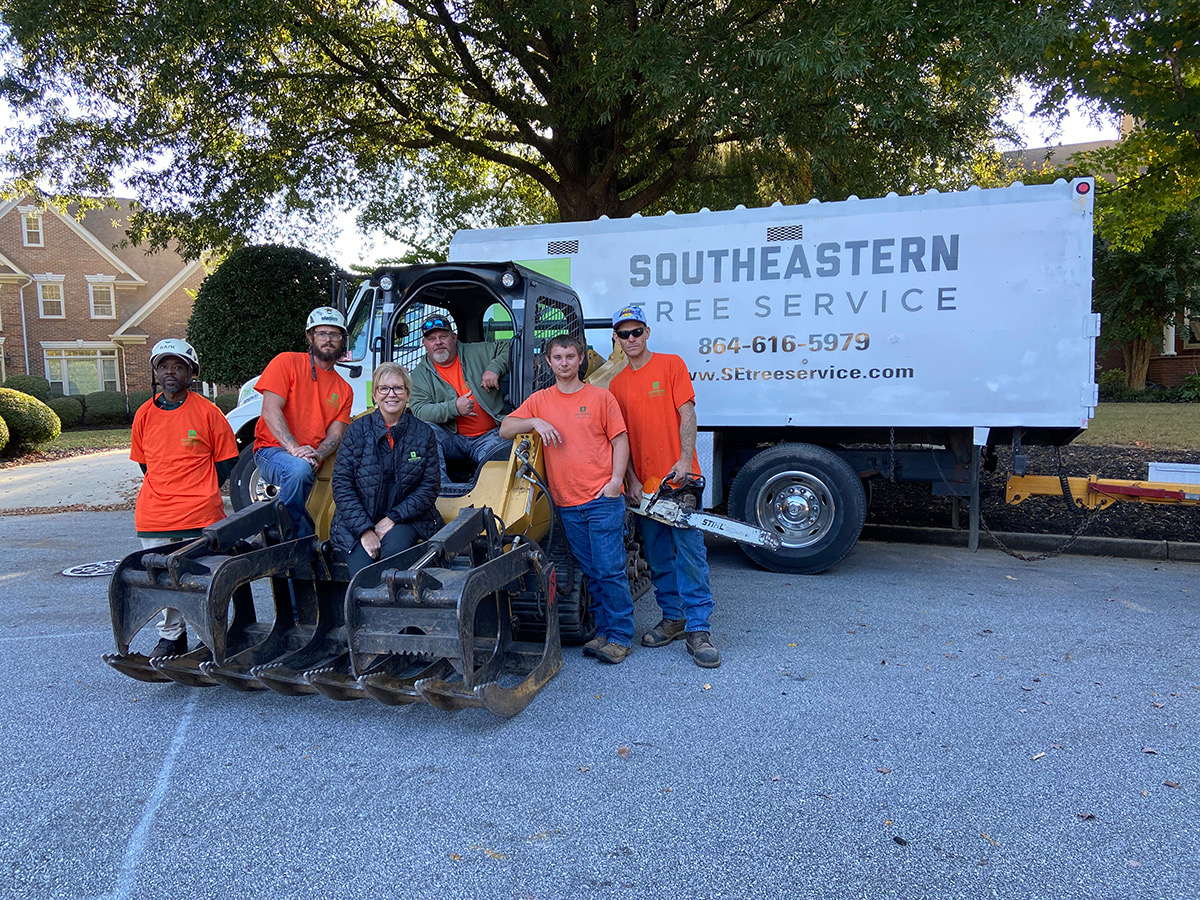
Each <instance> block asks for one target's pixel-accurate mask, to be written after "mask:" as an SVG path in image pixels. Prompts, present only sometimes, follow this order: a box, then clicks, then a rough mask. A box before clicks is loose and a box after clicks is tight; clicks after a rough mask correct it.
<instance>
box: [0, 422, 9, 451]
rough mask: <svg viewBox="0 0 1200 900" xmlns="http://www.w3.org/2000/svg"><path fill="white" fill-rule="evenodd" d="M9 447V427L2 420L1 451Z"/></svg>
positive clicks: (0, 423)
mask: <svg viewBox="0 0 1200 900" xmlns="http://www.w3.org/2000/svg"><path fill="white" fill-rule="evenodd" d="M6 446H8V426H7V425H5V424H4V420H3V419H0V451H3V450H4V448H5V447H6Z"/></svg>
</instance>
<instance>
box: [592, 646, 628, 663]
mask: <svg viewBox="0 0 1200 900" xmlns="http://www.w3.org/2000/svg"><path fill="white" fill-rule="evenodd" d="M632 652H633V648H632V647H626V646H624V645H622V644H605V645H604V646H603V647H599V648H597V650H596V652H595V654H594V655H595V657H596V659H598V660H600V662H606V663H619V662H624V661H625V657H627V656H628V655H629V654H630V653H632Z"/></svg>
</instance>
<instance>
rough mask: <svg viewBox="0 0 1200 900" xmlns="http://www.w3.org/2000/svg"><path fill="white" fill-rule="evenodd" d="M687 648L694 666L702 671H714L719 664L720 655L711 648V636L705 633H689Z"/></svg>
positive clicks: (714, 648)
mask: <svg viewBox="0 0 1200 900" xmlns="http://www.w3.org/2000/svg"><path fill="white" fill-rule="evenodd" d="M687 648H688V653H690V654H692V659H693V660H695V662H696V665H698V666H700V668H702V669H715V668H716V667H717V666H719V665H720V664H721V654H720V653H718V652H717V648H716V647H714V646H713V642H712V635H710V634H709V633H708V632H707V631H689V632H688V633H687Z"/></svg>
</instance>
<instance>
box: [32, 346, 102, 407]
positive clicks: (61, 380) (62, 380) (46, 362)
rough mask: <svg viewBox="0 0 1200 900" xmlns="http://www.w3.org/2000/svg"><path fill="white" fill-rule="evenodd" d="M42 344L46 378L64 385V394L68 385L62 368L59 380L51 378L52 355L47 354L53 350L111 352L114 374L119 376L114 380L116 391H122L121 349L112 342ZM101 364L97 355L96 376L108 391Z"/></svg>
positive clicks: (57, 361) (58, 360)
mask: <svg viewBox="0 0 1200 900" xmlns="http://www.w3.org/2000/svg"><path fill="white" fill-rule="evenodd" d="M40 344H41V347H42V371H43V372H45V373H46V376H45V377H46V380H47V381H50V382H51V383H55V384H62V386H63V392H64V394H65V393H66V388H67V387H68V383H67V381H66V380H65V379H66V373H65V372H64V371H63V369H62V368H61V367H60V368H59V370H58V376H59V377H57V378H51V377H50V355H49V353H47V351H51V350H103V351H105V352H110V351H111V352H112V353H114V354H115V356H114V357H111V359H113V361H114V363H115V368H114V372H115V374H116V376H117V377H116V379H115V380H114V384H116V388H115V390H118V391H119V390H120V389H121V367H120V359H121V356H120V354H119V353H117V352H116V351H117V350H118V349H119V348H118V347H117V345H116V344H114V343H113V342H112V341H85V340H75V341H40ZM105 358H106V359H107V358H110V357H105ZM62 361H63V360H61V359H56V360H55V362H56V363H61V362H62ZM99 363H100V355H99V354H97V355H96V364H97V368H96V374H97V376H98V377H99V381H100V386H101V390H108V388H105V387H104V370H103V369H102V368H101V367H100V365H99ZM71 396H75V395H71Z"/></svg>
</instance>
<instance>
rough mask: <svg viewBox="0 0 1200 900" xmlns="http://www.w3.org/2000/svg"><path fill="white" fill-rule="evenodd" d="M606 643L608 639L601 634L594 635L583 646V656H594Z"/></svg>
mask: <svg viewBox="0 0 1200 900" xmlns="http://www.w3.org/2000/svg"><path fill="white" fill-rule="evenodd" d="M607 643H608V638H606V637H605V636H604V635H602V634H598V635H596V636H595V637H594V638H592V639H591V640H590V641H588V642H587V643H586V644H584V645H583V655H584V656H595V655H596V651H597V650H599V649H600V648H601V647H603V646H604V645H605V644H607Z"/></svg>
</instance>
